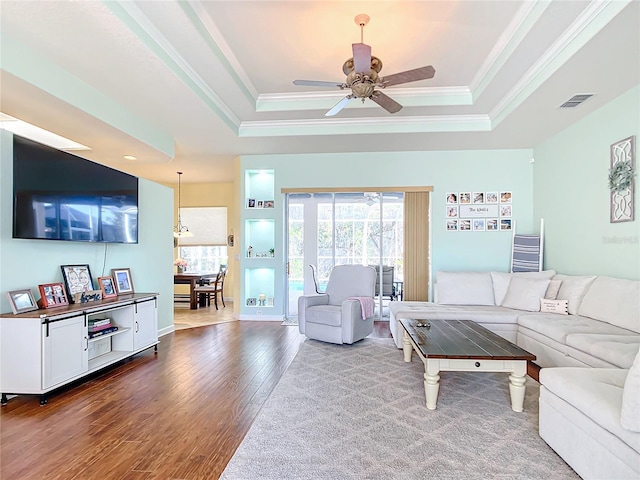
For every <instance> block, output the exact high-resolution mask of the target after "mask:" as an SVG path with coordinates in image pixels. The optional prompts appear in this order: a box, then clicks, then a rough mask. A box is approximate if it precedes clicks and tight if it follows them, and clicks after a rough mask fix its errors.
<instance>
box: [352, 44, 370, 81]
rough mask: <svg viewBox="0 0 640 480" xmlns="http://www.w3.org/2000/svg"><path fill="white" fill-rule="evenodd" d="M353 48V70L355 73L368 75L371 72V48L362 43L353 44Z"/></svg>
mask: <svg viewBox="0 0 640 480" xmlns="http://www.w3.org/2000/svg"><path fill="white" fill-rule="evenodd" d="M352 47H353V68H354V70H355V71H356V73H366V74H367V75H368V74H369V71H370V70H371V47H370V46H369V45H365V44H364V43H354V44H353V45H352Z"/></svg>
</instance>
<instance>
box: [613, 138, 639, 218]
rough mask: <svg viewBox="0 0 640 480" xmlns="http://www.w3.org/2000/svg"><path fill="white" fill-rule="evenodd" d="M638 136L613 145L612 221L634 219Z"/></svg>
mask: <svg viewBox="0 0 640 480" xmlns="http://www.w3.org/2000/svg"><path fill="white" fill-rule="evenodd" d="M635 147H636V137H635V136H631V137H627V138H625V139H623V140H620V141H619V142H616V143H614V144H613V145H611V159H610V165H611V169H610V170H609V190H611V207H610V210H611V223H618V222H632V221H633V219H634V209H633V202H634V177H635V175H636V172H635V163H636V152H635Z"/></svg>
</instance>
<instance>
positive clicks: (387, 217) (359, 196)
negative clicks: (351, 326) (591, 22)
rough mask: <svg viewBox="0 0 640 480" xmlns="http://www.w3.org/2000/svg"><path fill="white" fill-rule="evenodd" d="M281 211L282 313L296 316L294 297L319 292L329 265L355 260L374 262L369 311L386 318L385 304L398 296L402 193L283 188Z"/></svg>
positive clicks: (400, 289) (402, 207) (358, 261)
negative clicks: (284, 246)
mask: <svg viewBox="0 0 640 480" xmlns="http://www.w3.org/2000/svg"><path fill="white" fill-rule="evenodd" d="M286 212H287V239H286V242H287V251H288V252H287V262H288V263H287V267H288V268H287V273H288V277H287V282H286V283H287V288H286V295H287V302H286V305H287V312H286V315H287V318H293V317H297V315H298V297H300V296H301V295H311V294H314V293H316V292H323V291H324V289H325V288H326V284H327V281H328V280H329V274H330V273H331V269H332V268H333V267H334V266H335V265H349V264H360V265H371V266H376V267H378V268H377V272H378V282H377V287H376V290H377V292H376V314H375V316H376V320H385V319H388V318H389V311H388V303H389V302H390V301H393V300H395V299H400V298H401V296H402V287H403V278H404V268H403V257H404V251H403V248H404V238H403V232H404V194H403V193H402V192H315V193H288V194H287V195H286ZM312 266H313V267H312ZM380 285H382V288H380Z"/></svg>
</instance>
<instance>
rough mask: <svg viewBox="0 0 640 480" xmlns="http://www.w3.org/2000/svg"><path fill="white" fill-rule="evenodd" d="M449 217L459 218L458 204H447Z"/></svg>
mask: <svg viewBox="0 0 640 480" xmlns="http://www.w3.org/2000/svg"><path fill="white" fill-rule="evenodd" d="M447 218H458V206H457V205H455V206H452V205H447Z"/></svg>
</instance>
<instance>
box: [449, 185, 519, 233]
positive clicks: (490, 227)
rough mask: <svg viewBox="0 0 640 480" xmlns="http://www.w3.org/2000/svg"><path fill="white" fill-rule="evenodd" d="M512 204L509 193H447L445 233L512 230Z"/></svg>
mask: <svg viewBox="0 0 640 480" xmlns="http://www.w3.org/2000/svg"><path fill="white" fill-rule="evenodd" d="M511 200H512V194H511V192H510V191H501V192H450V193H447V198H446V203H447V206H446V228H447V231H475V232H480V231H498V230H511V216H512V213H513V212H512V205H511Z"/></svg>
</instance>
